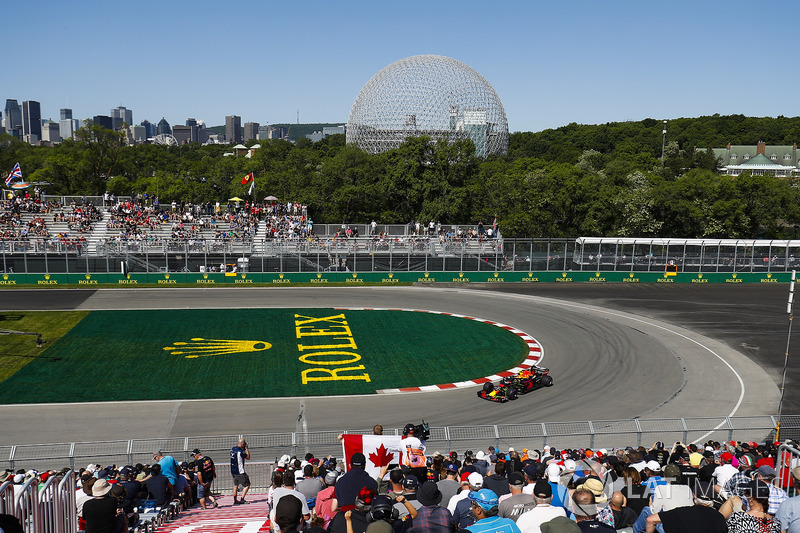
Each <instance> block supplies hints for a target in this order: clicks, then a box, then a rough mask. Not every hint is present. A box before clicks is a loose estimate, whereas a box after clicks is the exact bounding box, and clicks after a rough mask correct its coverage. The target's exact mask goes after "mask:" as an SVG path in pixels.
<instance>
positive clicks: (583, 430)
mask: <svg viewBox="0 0 800 533" xmlns="http://www.w3.org/2000/svg"><path fill="white" fill-rule="evenodd" d="M781 419H782V424H781V434H782V436H785V437H786V438H798V435H800V415H783V416H782V417H781ZM776 423H777V418H776V417H775V416H746V417H724V416H721V417H707V418H674V419H640V418H634V419H628V420H591V421H577V422H542V423H528V424H497V425H490V426H443V427H431V438H430V439H429V440H428V442H427V446H428V451H429V452H430V453H434V452H435V451H439V452H441V453H449V452H450V451H451V450H456V451H458V452H459V453H462V452H463V451H464V450H467V449H472V450H479V449H483V448H486V447H487V446H489V445H492V446H495V447H497V448H500V449H507V448H508V447H514V448H516V449H518V450H521V449H523V448H529V449H542V448H543V447H544V446H545V445H550V446H554V447H556V448H587V447H588V448H592V449H598V448H607V449H610V448H620V447H625V446H640V445H644V446H648V447H649V446H650V445H651V444H652V443H653V442H655V441H659V440H660V441H663V442H676V441H681V442H685V443H689V442H694V441H708V440H717V441H730V440H741V441H760V442H764V441H767V440H770V439H771V438H772V437H773V436H774V429H775V426H776ZM344 432H345V433H370V432H371V430H356V431H353V430H349V431H344ZM339 433H341V432H338V431H319V432H313V433H302V432H294V433H262V434H250V435H220V436H205V437H170V438H161V439H133V440H118V441H103V442H72V443H56V444H18V445H14V446H0V466H2V467H8V468H12V469H15V470H16V469H18V468H26V469H30V468H34V469H38V470H44V469H49V468H56V469H58V468H62V467H65V466H69V467H70V468H73V469H75V470H77V469H79V468H80V467H82V466H83V467H85V466H86V465H88V464H90V463H93V464H102V465H111V464H115V465H117V466H121V465H126V464H132V465H135V464H136V463H142V464H147V463H149V462H151V459H152V454H153V452H155V451H159V450H160V451H162V452H164V453H165V454H167V455H172V456H173V457H175V459H176V460H178V461H179V462H180V461H191V460H192V457H191V450H193V449H194V448H199V449H200V450H201V451H202V452H203V454H205V455H208V456H209V457H211V458H212V459H213V460H214V461H215V462H216V463H217V465H218V466H217V472H218V481H217V487H218V488H219V489H221V490H228V489H230V488H232V487H231V481H230V476H228V475H227V464H228V462H229V457H230V449H231V447H232V446H234V445H235V444H236V442H237V441H238V440H239V439H240V438H244V439H246V440H247V442H248V444H249V449H250V453H251V457H252V462H249V463H248V465H249V468H252V471H251V480H252V481H253V486H254V489H255V488H266V487H267V486H268V485H269V474H270V472H271V468H272V465H271V463H272V462H274V461H276V460H277V458H278V457H280V456H281V455H283V454H285V453H288V454H291V455H297V454H300V455H305V454H306V453H308V452H311V453H313V454H314V455H315V456H317V457H327V456H328V455H333V456H335V457H341V456H342V446H341V443H340V442H339V441H338V439H337V436H338V434H339ZM384 433H385V434H395V435H399V434H401V433H402V429H401V428H396V429H386V430H384Z"/></svg>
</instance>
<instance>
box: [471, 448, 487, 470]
mask: <svg viewBox="0 0 800 533" xmlns="http://www.w3.org/2000/svg"><path fill="white" fill-rule="evenodd" d="M473 464H474V465H475V468H476V470H477V472H479V473H480V475H482V476H484V477H486V475H488V472H489V463H488V462H487V461H486V452H484V451H483V450H479V451H478V453H476V454H475V460H474V462H473Z"/></svg>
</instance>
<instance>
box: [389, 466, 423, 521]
mask: <svg viewBox="0 0 800 533" xmlns="http://www.w3.org/2000/svg"><path fill="white" fill-rule="evenodd" d="M417 489H419V480H417V478H416V476H412V475H408V476H406V478H405V479H404V480H403V494H402V495H403V502H397V503H396V504H394V508H395V509H396V510H397V513H398V515H399V517H400V518H405V517H406V516H408V515H409V514H410V513H409V510H408V507H409V506H408V504H410V505H411V506H412V507H413V508H414V509H419V508H420V507H422V503H420V501H419V500H418V499H417ZM395 499H396V498H395Z"/></svg>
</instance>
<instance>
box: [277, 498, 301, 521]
mask: <svg viewBox="0 0 800 533" xmlns="http://www.w3.org/2000/svg"><path fill="white" fill-rule="evenodd" d="M302 513H303V504H302V502H301V501H300V499H299V498H298V497H297V496H295V495H293V494H286V495H284V496H283V497H282V498H281V499H280V501H279V502H278V505H276V506H275V522H276V523H277V524H278V526H280V527H281V528H282V529H294V528H296V527H297V526H298V525H299V524H300V518H301V516H302Z"/></svg>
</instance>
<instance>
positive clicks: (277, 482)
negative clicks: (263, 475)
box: [267, 469, 283, 511]
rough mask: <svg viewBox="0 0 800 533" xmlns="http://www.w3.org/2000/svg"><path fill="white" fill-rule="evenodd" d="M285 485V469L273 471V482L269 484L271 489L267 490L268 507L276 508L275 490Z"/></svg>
mask: <svg viewBox="0 0 800 533" xmlns="http://www.w3.org/2000/svg"><path fill="white" fill-rule="evenodd" d="M282 486H283V469H280V470H275V471H274V472H273V473H272V483H271V484H270V486H269V490H268V491H267V507H268V508H269V509H270V511H271V510H272V509H274V508H275V501H274V496H275V490H276V489H278V488H280V487H282Z"/></svg>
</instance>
